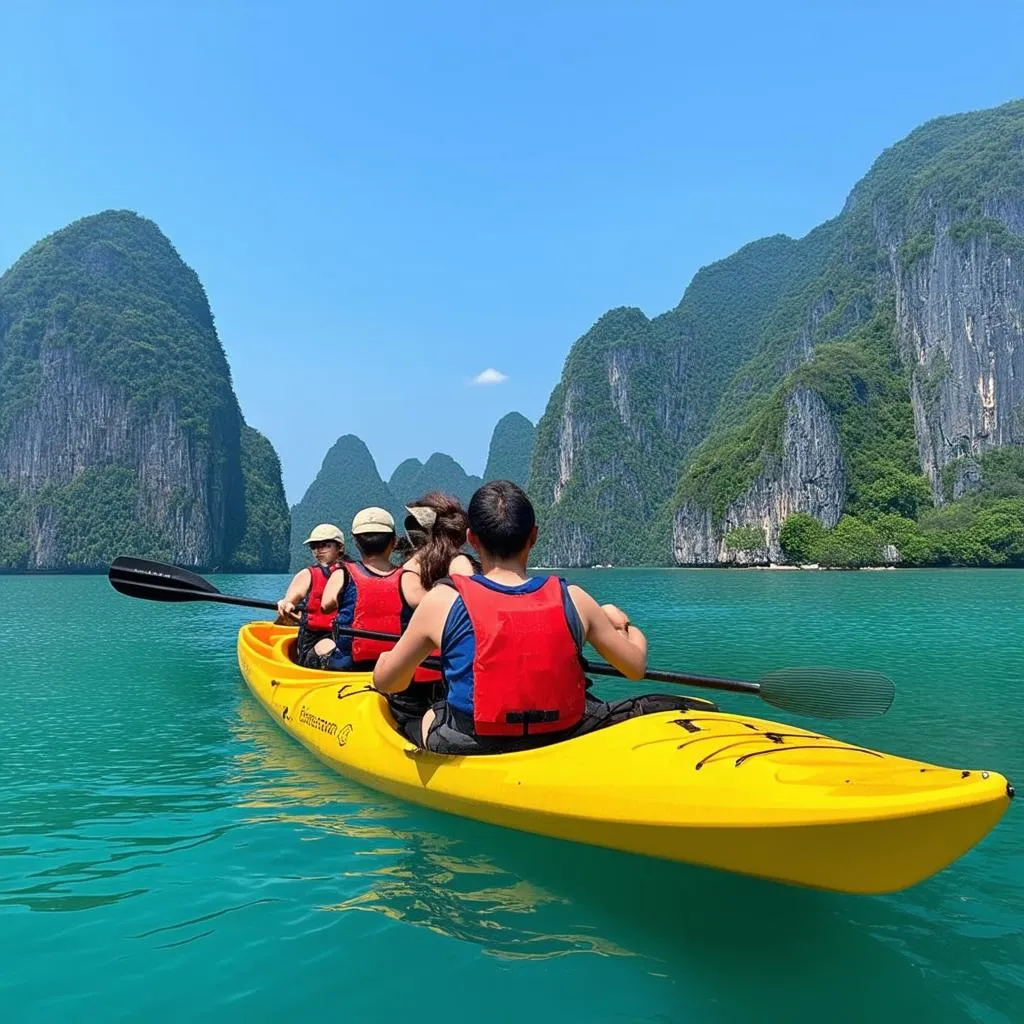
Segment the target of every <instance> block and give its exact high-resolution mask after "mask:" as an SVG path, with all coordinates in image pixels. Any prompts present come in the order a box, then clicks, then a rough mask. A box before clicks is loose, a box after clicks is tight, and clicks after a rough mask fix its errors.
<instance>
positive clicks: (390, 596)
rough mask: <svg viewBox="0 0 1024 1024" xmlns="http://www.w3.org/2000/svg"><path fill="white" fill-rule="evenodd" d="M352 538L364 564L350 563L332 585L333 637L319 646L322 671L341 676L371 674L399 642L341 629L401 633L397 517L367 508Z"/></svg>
mask: <svg viewBox="0 0 1024 1024" xmlns="http://www.w3.org/2000/svg"><path fill="white" fill-rule="evenodd" d="M352 536H353V538H354V539H355V542H356V547H357V548H359V554H360V559H359V561H349V562H346V563H345V564H344V566H343V567H342V571H341V572H338V573H335V574H334V575H333V576H332V577H331V578H330V580H328V582H327V586H326V587H325V588H324V593H323V598H322V607H323V608H324V610H325V611H328V612H333V611H336V612H337V617H336V619H335V629H334V635H333V637H332V638H331V640H326V639H325V640H322V641H321V642H320V643H318V644H317V645H316V651H317V654H318V655H319V656H320V657H321V658H323V659H325V663H324V667H325V668H330V669H336V670H338V671H342V672H358V671H364V670H365V671H369V670H370V669H372V668H373V666H374V665H375V664H376V661H377V658H378V656H379V655H380V654H381V653H383V652H384V651H390V650H391V648H392V647H394V646H395V642H394V641H393V640H391V641H385V640H367V639H366V638H365V637H351V636H346V635H345V634H344V633H341V632H339V627H342V628H348V629H365V630H369V631H371V632H375V633H392V634H394V635H396V636H397V634H398V633H399V632H401V629H402V598H401V591H400V581H401V577H402V570H401V569H399V568H397V567H396V566H394V565H392V564H391V552H392V551H394V549H395V541H396V540H397V538H396V536H395V520H394V518H393V517H392V515H391V513H390V512H388V511H387V509H383V508H378V507H377V506H373V507H371V508H364V509H362V510H361V511H359V512H357V513H356V517H355V519H353V520H352Z"/></svg>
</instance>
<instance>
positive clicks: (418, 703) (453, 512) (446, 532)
mask: <svg viewBox="0 0 1024 1024" xmlns="http://www.w3.org/2000/svg"><path fill="white" fill-rule="evenodd" d="M405 511H406V512H407V513H408V515H407V516H406V517H405V524H404V525H405V535H406V537H407V538H408V539H409V542H410V544H411V545H412V549H413V553H412V555H411V556H410V557H409V559H408V560H407V561H406V562H405V564H404V565H403V566H402V579H401V595H402V629H403V630H405V629H406V627H407V626H408V625H409V622H410V620H411V619H412V614H413V611H414V610H415V609H416V608H417V607H418V606H419V604H420V602H421V601H422V600H423V598H424V597H426V595H427V592H428V591H429V590H430V589H431V587H433V586H434V585H435V584H436V583H437V582H438V581H439V580H442V579H445V578H446V577H449V576H472V575H473V573H474V572H476V571H477V567H476V566H475V565H474V564H473V562H472V560H471V559H470V558H469V556H468V555H466V553H465V552H464V551H463V550H462V549H463V548H464V547H465V545H466V530H467V527H468V525H469V521H468V520H467V518H466V512H465V509H463V507H462V504H461V503H460V502H459V500H458V498H453V497H452V496H451V495H448V494H442V493H441V492H440V491H431V492H429V493H428V494H424V495H423V497H422V498H419V499H418V500H417V501H414V502H413V503H412V504H411V505H407V506H406V508H405ZM432 653H434V654H438V653H439V652H438V651H436V650H435V651H433V652H432ZM444 692H445V691H444V682H443V680H442V678H441V673H440V672H438V671H437V670H436V669H429V668H423V667H422V666H420V667H418V668H417V669H416V671H415V672H414V673H413V677H412V682H411V683H410V684H409V686H408V687H407V688H406V689H404V690H403V691H402V692H401V693H393V694H389V695H388V704H389V705H390V707H391V714H392V716H393V717H394V719H395V721H396V723H397V724H398V727H399V728H400V729H401V730H402V731H403V732H404V733H406V735H408V736H409V738H410V739H412V740H413V742H418V739H419V729H420V722H421V720H422V718H423V715H424V714H425V713H426V711H427V710H428V709H429V708H430V707H431V705H433V704H434V703H435V702H436V701H438V700H440V699H442V698H443V697H444Z"/></svg>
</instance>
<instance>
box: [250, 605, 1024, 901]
mask: <svg viewBox="0 0 1024 1024" xmlns="http://www.w3.org/2000/svg"><path fill="white" fill-rule="evenodd" d="M294 638H295V630H294V629H291V628H288V627H278V626H274V625H272V624H271V623H267V622H255V623H250V624H248V625H246V626H243V627H242V629H241V630H240V632H239V636H238V660H239V666H240V668H241V670H242V674H243V676H244V677H245V680H246V682H247V684H248V685H249V688H250V689H251V690H252V692H253V693H254V694H255V696H256V697H257V698H258V699H259V701H260V702H261V703H262V704H263V705H264V707H265V708H266V709H267V711H268V712H270V713H271V715H272V716H273V717H274V718H275V720H276V721H277V722H278V723H279V724H280V725H281V727H282V728H283V729H285V731H286V732H288V733H290V734H291V735H293V736H294V737H295V738H296V739H298V740H299V741H300V742H302V743H303V744H304V745H305V746H306V747H308V748H309V749H310V750H311V751H312V752H313V753H315V754H316V755H317V756H318V757H319V758H320V759H321V760H323V761H324V762H326V763H327V764H328V765H330V766H331V767H332V768H334V769H335V770H337V771H338V772H340V773H341V774H343V775H345V776H347V777H349V778H352V779H355V780H357V781H359V782H362V783H364V784H365V785H367V786H369V787H371V788H373V789H376V790H380V791H382V792H385V793H390V794H392V795H393V796H396V797H400V798H401V799H404V800H410V801H412V802H415V803H418V804H423V805H425V806H427V807H432V808H434V809H436V810H440V811H445V812H448V813H452V814H458V815H462V816H464V817H468V818H474V819H477V820H480V821H486V822H490V823H491V824H496V825H502V826H506V827H509V828H515V829H519V830H522V831H526V832H535V833H538V834H541V835H547V836H553V837H556V838H560V839H567V840H572V841H575V842H582V843H588V844H592V845H597V846H606V847H611V848H614V849H619V850H625V851H628V852H632V853H637V854H642V855H646V856H653V857H659V858H664V859H668V860H676V861H685V862H688V863H693V864H702V865H706V866H709V867H715V868H721V869H724V870H729V871H736V872H740V873H742V874H749V875H757V876H760V877H764V878H770V879H774V880H777V881H783V882H791V883H796V884H800V885H806V886H813V887H817V888H823V889H832V890H838V891H842V892H860V893H880V892H891V891H895V890H898V889H902V888H905V887H907V886H909V885H913V884H915V883H916V882H919V881H921V880H922V879H924V878H927V877H928V876H930V875H932V874H934V873H935V872H936V871H939V870H941V869H942V868H944V867H945V866H946V865H948V864H949V863H951V862H952V861H953V860H955V859H956V858H957V857H959V856H961V855H962V854H963V853H965V852H966V851H967V850H969V849H970V848H971V847H972V846H974V845H975V844H976V843H977V842H978V841H979V840H980V839H981V838H982V837H983V836H984V835H985V834H986V833H987V832H988V831H989V830H990V829H991V828H992V827H993V826H994V825H995V824H996V823H997V822H998V821H999V819H1000V817H1001V816H1002V814H1003V813H1004V811H1005V810H1006V807H1007V806H1008V804H1009V799H1010V796H1011V795H1012V789H1011V788H1010V787H1009V784H1008V783H1007V781H1006V779H1005V778H1004V777H1003V776H1001V775H999V774H998V773H995V772H987V771H974V770H971V771H965V770H960V769H952V768H943V767H938V766H936V765H931V764H926V763H923V762H918V761H911V760H907V759H905V758H900V757H895V756H892V755H889V754H884V753H881V752H879V751H875V750H869V749H867V748H864V747H857V746H854V745H851V744H847V743H843V742H842V741H839V740H836V739H833V738H831V737H829V736H826V735H824V734H822V733H819V732H817V731H813V730H807V729H801V728H797V727H793V726H788V725H782V724H779V723H775V722H769V721H765V720H762V719H758V718H754V717H752V716H748V715H733V714H727V713H724V712H717V711H688V712H684V713H681V712H662V713H658V714H652V715H645V716H643V717H641V718H635V719H631V720H629V721H626V722H622V723H620V724H618V725H614V726H610V727H607V728H605V729H600V730H598V731H596V732H593V733H590V734H589V735H586V736H581V737H578V738H575V739H572V740H566V741H563V742H560V743H556V744H552V745H550V746H545V747H540V748H536V749H534V750H526V751H518V752H513V753H508V754H496V755H474V756H453V755H440V754H433V753H430V752H428V751H424V750H420V749H418V748H416V747H414V746H413V745H412V744H411V743H410V742H409V741H408V740H406V739H405V737H404V736H402V735H401V734H400V733H398V732H397V730H396V729H395V727H394V722H393V720H392V718H391V716H390V713H389V711H388V707H387V701H386V699H385V698H384V697H383V696H382V695H381V694H379V693H378V692H377V691H375V690H373V689H372V688H371V687H370V674H369V673H338V672H319V671H314V670H310V669H305V668H302V667H300V666H298V665H296V664H294V663H293V662H292V661H291V660H290V658H289V657H288V653H289V650H290V648H291V645H292V644H293V643H294Z"/></svg>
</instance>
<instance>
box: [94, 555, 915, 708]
mask: <svg viewBox="0 0 1024 1024" xmlns="http://www.w3.org/2000/svg"><path fill="white" fill-rule="evenodd" d="M108 577H109V579H110V583H111V586H113V588H114V589H115V590H117V591H118V592H119V593H122V594H126V595H127V596H129V597H141V598H145V599H147V600H150V601H168V602H175V603H176V602H181V601H216V602H218V603H219V604H233V605H240V606H242V607H244V608H264V609H267V610H268V611H274V612H276V611H277V604H276V603H275V602H273V601H261V600H258V599H256V598H252V597H235V596H234V595H232V594H222V593H221V592H220V591H219V590H218V589H217V588H216V587H215V586H214V585H213V584H212V583H210V582H209V580H206V579H204V578H203V577H202V576H199V575H198V574H196V573H194V572H190V571H189V570H188V569H181V568H179V567H178V566H175V565H166V564H164V563H162V562H151V561H148V560H147V559H143V558H131V557H121V558H116V559H114V562H113V563H112V564H111V566H110V571H109V572H108ZM335 629H336V630H337V632H338V633H341V634H343V635H344V636H351V637H358V638H360V639H365V640H380V641H383V642H385V643H389V642H392V641H396V640H398V636H397V635H395V634H393V633H376V632H372V631H371V630H367V629H349V628H347V627H343V626H335ZM424 665H425V666H426V667H428V668H436V667H437V665H436V660H435V659H434V658H430V659H428V660H427V661H425V662H424ZM583 666H584V668H585V670H586V671H587V672H588V673H591V674H593V675H601V676H615V677H618V678H620V679H621V678H623V673H621V672H619V670H618V669H616V668H613V667H612V666H611V665H608V664H605V663H603V662H590V661H585V662H583ZM644 678H645V679H653V680H655V681H657V682H665V683H675V684H677V685H683V686H695V687H702V688H705V689H709V690H726V691H729V692H731V693H747V694H751V695H752V696H755V697H759V698H760V699H761V700H763V701H765V702H766V703H768V704H771V705H773V706H774V707H777V708H782V709H783V710H785V711H791V712H795V713H797V714H804V715H810V716H813V717H815V718H869V717H873V716H875V715H884V714H885V713H886V712H887V711H888V710H889V708H890V706H891V705H892V701H893V698H894V696H895V694H896V689H895V687H894V686H893V683H892V680H890V679H887V678H886V677H885V676H883V675H882V674H881V673H879V672H870V671H864V670H859V669H832V668H814V667H810V666H804V667H799V668H790V669H778V670H776V671H774V672H769V673H767V674H766V675H764V676H762V677H761V679H760V680H759V681H758V682H753V681H750V680H746V679H725V678H722V677H719V676H692V675H686V674H685V673H683V672H668V671H665V670H663V669H648V670H647V671H646V672H645V673H644Z"/></svg>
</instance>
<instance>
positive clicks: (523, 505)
mask: <svg viewBox="0 0 1024 1024" xmlns="http://www.w3.org/2000/svg"><path fill="white" fill-rule="evenodd" d="M468 515H469V528H470V529H471V530H472V531H473V532H474V533H475V534H476V536H477V539H478V540H479V541H480V544H481V546H482V547H483V549H484V550H485V551H486V552H487V553H488V554H489V555H494V556H495V557H497V558H511V557H512V556H513V555H518V554H519V552H520V551H522V550H523V548H525V547H526V543H527V541H528V540H529V539H530V531H531V530H532V529H533V528H534V526H536V525H537V516H536V514H535V513H534V511H533V505H532V504H531V503H530V499H529V498H528V497H527V496H526V491H524V490H523V489H522V487H520V486H519V485H518V484H514V483H512V481H511V480H492V481H491V482H490V483H487V484H484V485H483V487H480V488H478V489H477V491H476V493H475V494H474V495H473V497H472V498H471V499H470V501H469V512H468Z"/></svg>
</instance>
